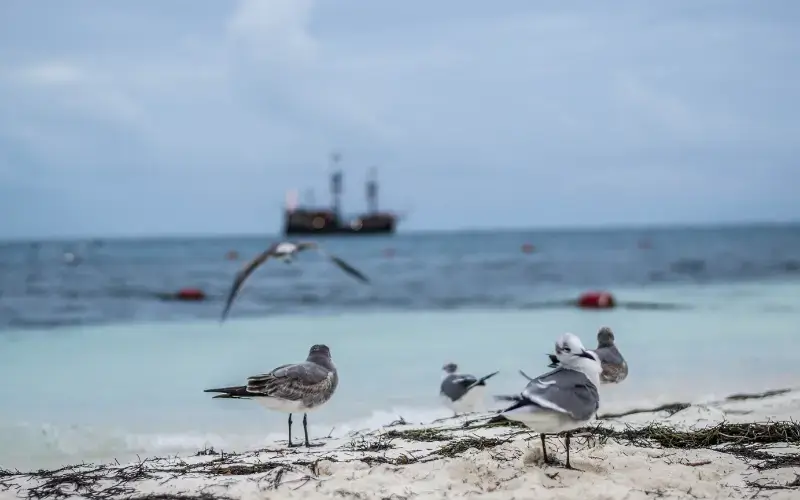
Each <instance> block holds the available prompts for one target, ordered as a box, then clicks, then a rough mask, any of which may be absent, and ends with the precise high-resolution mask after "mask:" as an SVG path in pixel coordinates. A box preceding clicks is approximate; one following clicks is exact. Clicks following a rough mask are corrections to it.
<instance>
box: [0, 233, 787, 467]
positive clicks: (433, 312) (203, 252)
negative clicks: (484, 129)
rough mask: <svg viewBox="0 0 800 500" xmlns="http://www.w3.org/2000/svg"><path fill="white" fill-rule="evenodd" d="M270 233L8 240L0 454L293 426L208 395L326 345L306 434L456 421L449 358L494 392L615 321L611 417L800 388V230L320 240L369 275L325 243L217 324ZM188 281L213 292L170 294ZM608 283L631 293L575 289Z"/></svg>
mask: <svg viewBox="0 0 800 500" xmlns="http://www.w3.org/2000/svg"><path fill="white" fill-rule="evenodd" d="M276 239H277V238H275V237H266V236H265V237H263V238H215V239H199V238H198V239H161V240H159V239H151V240H105V241H85V242H80V241H74V242H39V243H38V244H33V243H32V242H14V243H5V244H2V243H0V277H1V278H0V377H1V378H2V380H3V381H4V383H3V384H0V468H2V467H5V468H20V469H26V468H38V467H53V466H58V465H63V464H68V463H74V462H80V461H107V460H112V459H114V458H116V459H119V460H120V461H124V460H131V459H135V457H136V456H137V455H139V456H143V457H144V456H153V455H161V456H163V455H168V454H175V453H184V454H185V453H194V452H196V451H197V450H198V449H202V448H204V447H214V448H215V449H217V450H219V449H223V450H229V451H234V450H243V449H251V448H255V447H259V446H263V445H265V444H267V443H268V442H270V441H273V440H275V439H286V426H287V424H286V416H285V415H284V414H277V413H270V412H267V411H265V410H264V409H263V408H261V407H260V406H258V405H257V404H255V403H253V402H250V401H233V400H219V399H217V400H213V399H211V397H210V395H209V394H205V393H203V392H202V391H203V389H205V388H209V387H216V386H222V385H229V384H238V383H241V382H243V381H244V379H245V378H246V377H247V376H249V375H253V374H257V373H261V372H264V371H268V370H269V369H271V368H273V367H275V366H277V365H280V364H284V363H289V362H295V361H301V360H303V359H304V358H305V356H306V354H307V351H308V348H309V347H310V346H311V345H312V344H315V343H325V344H327V345H328V346H330V348H331V352H332V355H333V359H334V362H335V363H336V364H337V366H338V368H339V370H340V375H341V382H340V387H339V389H338V391H337V394H336V395H335V396H334V398H333V400H332V401H331V403H330V404H329V405H328V406H326V407H325V408H323V409H321V410H319V411H315V412H312V413H310V414H309V417H308V418H309V428H310V433H311V434H312V439H313V438H314V437H320V436H327V435H328V434H329V433H333V435H334V436H336V435H342V434H344V433H346V432H348V431H350V430H354V429H361V428H368V427H375V426H378V425H380V424H386V423H389V422H391V421H393V420H395V419H397V418H399V417H400V416H402V417H403V418H405V419H406V420H407V421H409V422H414V421H418V422H422V421H430V420H431V419H434V418H438V417H444V416H447V415H448V411H447V410H446V409H444V408H443V407H441V406H440V404H439V401H438V384H439V380H440V374H441V367H442V365H443V364H444V363H445V362H448V361H454V362H457V363H458V364H459V366H460V368H462V369H463V370H464V371H467V372H470V373H474V374H475V375H482V374H485V373H489V372H491V371H494V370H500V374H499V375H498V376H496V377H495V378H493V379H492V380H491V381H490V391H489V392H490V393H496V394H503V393H513V392H517V391H519V390H520V389H521V388H522V387H523V386H524V383H525V380H524V379H522V377H521V376H520V375H519V374H518V373H517V370H519V369H523V370H524V371H525V372H526V373H528V374H530V375H535V374H538V373H541V372H543V371H544V370H546V364H547V358H546V356H545V353H547V352H548V351H550V350H551V349H552V345H553V341H554V340H555V338H556V337H557V336H558V335H559V334H561V333H563V332H565V331H572V332H574V333H576V334H578V335H579V336H580V337H581V338H582V339H583V340H584V343H585V344H587V346H589V347H591V346H594V344H595V338H594V337H595V335H596V332H597V330H598V329H599V328H600V327H601V326H604V325H605V326H610V327H611V328H612V329H613V330H614V331H615V333H616V336H617V341H618V344H619V346H620V349H621V350H622V352H623V354H624V355H625V356H626V358H628V361H629V365H630V376H629V378H628V380H626V381H625V382H624V383H623V384H620V385H619V386H614V387H607V388H606V387H604V388H603V391H602V392H601V395H602V397H603V402H602V405H603V411H610V410H613V409H615V408H618V407H619V408H621V407H625V406H629V405H634V404H635V405H641V404H647V403H660V402H668V401H674V400H686V399H698V398H701V399H702V398H714V397H719V396H724V395H727V394H729V393H732V392H740V391H759V390H766V389H772V388H778V387H792V386H797V385H798V382H800V355H798V354H797V350H796V349H794V345H795V343H796V341H795V339H796V338H798V337H797V335H798V334H800V331H798V330H800V304H798V301H797V297H800V226H797V225H783V226H777V225H776V226H759V227H756V226H751V227H725V228H694V229H678V228H675V229H649V230H644V229H643V230H633V229H630V230H613V231H612V230H592V231H516V232H511V231H506V232H462V233H441V234H435V233H427V234H407V235H406V234H398V235H396V236H393V237H368V238H360V239H354V238H345V237H340V238H324V239H320V240H319V241H320V242H321V243H323V244H324V245H325V247H326V249H328V250H329V251H330V252H331V253H334V254H337V255H339V256H341V257H343V258H344V259H345V260H347V261H349V262H350V263H351V264H353V265H355V266H356V267H358V268H359V269H361V270H362V271H363V272H364V273H365V274H367V275H368V276H369V277H370V278H371V280H372V284H371V285H363V284H361V283H359V282H357V281H355V280H352V279H351V278H350V277H348V276H347V275H345V274H344V273H342V272H341V271H339V270H338V269H336V268H335V267H334V266H332V265H330V264H329V263H327V262H326V261H324V260H322V259H321V258H320V257H319V256H317V255H314V254H313V253H310V254H303V255H301V256H300V257H299V259H298V260H297V261H296V262H294V263H293V264H292V265H286V264H283V263H281V262H275V263H269V262H268V263H267V264H266V265H264V266H263V267H262V268H260V269H259V270H258V271H257V273H256V274H254V275H253V276H252V277H251V279H250V281H248V283H247V284H246V286H245V288H244V289H243V291H242V293H241V296H240V298H239V299H238V300H237V301H236V303H235V304H234V306H233V309H232V311H231V314H230V316H229V320H228V321H226V322H224V323H220V322H219V316H220V313H221V311H222V307H223V304H224V297H225V295H226V293H227V291H228V289H229V287H230V284H231V280H232V278H233V276H234V274H235V273H236V271H237V270H238V269H239V268H240V267H241V266H242V265H244V262H245V261H246V260H247V259H249V258H251V257H252V256H254V255H255V254H257V253H258V252H259V251H261V250H262V249H263V248H265V247H266V246H267V245H269V244H270V243H271V242H273V241H275V240H276ZM526 244H527V245H530V247H528V248H529V249H532V251H530V252H524V251H523V245H526ZM232 250H233V251H236V252H238V254H239V258H238V259H228V258H227V257H226V254H227V253H228V252H229V251H232ZM65 252H70V253H72V254H74V255H75V257H76V259H75V260H74V261H72V262H68V261H65V258H64V254H65ZM181 287H197V288H201V289H203V290H204V291H205V292H206V293H207V296H208V299H207V300H206V301H202V302H178V301H174V300H166V297H167V296H168V294H169V293H171V292H174V291H176V290H178V289H179V288H181ZM597 289H602V290H608V291H610V292H611V293H613V294H614V296H615V297H616V299H617V302H618V304H619V307H617V308H615V309H613V310H604V311H603V310H599V311H598V310H580V309H578V308H576V307H575V306H574V305H573V304H572V303H571V301H573V300H574V299H575V297H577V296H578V294H579V293H581V292H582V291H586V290H597ZM487 405H488V406H489V407H490V408H492V407H493V403H492V401H491V400H487ZM301 418H302V416H301V415H297V416H296V417H295V426H294V435H295V436H300V435H302V426H301V424H300V420H301Z"/></svg>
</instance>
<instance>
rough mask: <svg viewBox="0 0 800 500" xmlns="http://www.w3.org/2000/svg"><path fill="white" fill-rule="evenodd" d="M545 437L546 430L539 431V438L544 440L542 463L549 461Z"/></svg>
mask: <svg viewBox="0 0 800 500" xmlns="http://www.w3.org/2000/svg"><path fill="white" fill-rule="evenodd" d="M544 438H545V434H544V432H540V433H539V439H541V440H542V460H543V462H542V463H545V464H546V463H547V444H546V443H545V440H544Z"/></svg>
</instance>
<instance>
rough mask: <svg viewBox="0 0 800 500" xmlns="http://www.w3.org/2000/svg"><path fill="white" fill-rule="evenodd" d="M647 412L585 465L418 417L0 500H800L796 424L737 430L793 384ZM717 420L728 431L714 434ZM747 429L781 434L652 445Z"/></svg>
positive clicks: (788, 393)
mask: <svg viewBox="0 0 800 500" xmlns="http://www.w3.org/2000/svg"><path fill="white" fill-rule="evenodd" d="M645 410H646V411H642V412H639V413H633V414H630V415H625V416H619V417H612V418H602V417H603V415H602V412H601V415H600V417H599V418H598V421H597V422H596V423H595V424H593V425H596V426H597V427H595V428H593V429H587V430H584V431H582V432H580V433H579V435H577V436H575V437H573V439H572V453H571V461H572V465H573V467H575V468H578V469H580V470H569V469H566V468H564V466H563V465H562V464H561V463H551V464H543V463H542V457H541V449H540V441H539V436H538V435H537V434H535V433H533V432H531V431H528V430H525V429H522V428H519V427H513V426H508V425H499V426H498V425H491V426H489V425H487V424H486V421H487V419H488V418H489V417H491V415H488V414H487V415H470V416H468V417H466V418H465V417H460V418H454V419H447V420H444V421H438V422H433V423H428V424H426V425H421V424H420V425H410V424H407V423H403V424H398V423H397V422H395V423H393V424H391V425H387V426H385V427H383V428H381V429H371V430H364V431H361V432H357V433H352V434H351V435H350V436H348V437H347V438H342V439H323V440H322V441H321V442H323V443H324V446H322V447H319V448H312V449H310V450H309V449H305V448H293V449H287V448H286V447H285V442H284V443H275V445H274V446H272V447H271V449H264V450H258V451H249V452H244V453H239V454H233V453H230V454H229V453H220V452H217V451H213V450H205V451H204V452H201V453H200V454H199V455H198V456H193V457H173V458H164V459H162V458H158V459H155V458H154V459H146V460H143V461H142V462H140V463H136V464H128V465H117V464H112V465H104V466H77V467H72V468H67V469H63V470H60V471H42V472H39V473H27V474H24V473H11V472H8V471H6V472H0V499H2V500H6V499H11V498H20V497H23V498H25V497H28V498H57V497H58V495H59V492H65V493H67V494H72V495H75V497H77V498H145V497H150V498H161V499H169V498H206V499H211V498H237V499H239V498H240V499H256V498H258V499H293V498H302V499H316V498H338V499H372V498H375V499H397V500H400V499H412V498H413V499H439V498H475V499H498V500H512V499H518V500H523V499H537V500H548V499H558V498H565V499H566V498H569V499H575V498H578V499H581V500H591V499H615V500H619V499H638V498H754V497H757V498H762V497H763V498H775V499H783V498H785V499H790V498H793V499H797V498H800V475H798V473H800V442H798V441H800V438H798V434H796V433H800V426H798V425H797V424H793V423H790V422H786V423H784V424H774V423H773V424H769V425H758V426H737V425H736V424H737V423H754V422H760V423H765V424H768V422H769V421H772V422H778V421H784V422H785V421H788V420H790V419H791V417H792V416H795V417H796V416H797V415H800V392H798V391H796V390H784V391H778V392H776V393H773V394H766V395H760V396H758V397H752V395H751V397H744V398H734V399H730V398H726V399H724V400H721V401H712V402H706V403H703V404H692V405H686V404H682V405H677V406H675V407H672V408H669V409H665V410H661V411H655V412H654V411H652V410H647V409H645ZM723 422H724V423H726V424H725V425H729V424H733V425H732V426H729V428H724V429H723V428H720V427H719V425H720V424H721V423H723ZM465 424H467V427H464V425H465ZM654 424H658V425H660V426H666V427H658V426H656V427H653V425H654ZM781 425H783V427H781ZM743 428H746V429H747V432H749V433H751V434H753V433H756V432H762V433H763V432H771V433H772V434H773V435H775V434H776V433H777V432H778V431H780V432H782V433H783V436H784V437H785V439H784V438H781V437H779V438H774V439H771V440H769V439H749V440H747V442H745V441H741V442H739V443H738V444H737V443H731V442H730V441H731V439H732V438H727V439H724V440H727V441H728V443H727V444H724V445H722V446H715V447H702V448H701V447H700V446H701V445H702V443H699V442H698V443H697V444H696V445H695V446H693V447H691V448H688V449H687V448H686V447H685V445H682V446H683V447H680V448H675V447H664V446H661V445H659V444H658V443H656V442H653V441H652V436H655V435H656V434H658V433H659V432H660V433H661V434H658V435H668V436H672V434H673V433H674V431H690V432H693V433H694V434H691V435H689V436H690V437H691V436H695V437H696V436H699V434H698V432H700V431H703V429H705V431H703V432H705V435H707V436H719V435H720V434H719V432H718V431H720V430H724V432H725V433H726V434H727V435H732V434H734V433H736V432H740V431H741V430H742V429H743ZM626 429H627V430H628V432H627V434H626V433H625V432H623V431H625V430H626ZM636 429H645V430H646V431H647V433H648V435H649V436H650V437H651V439H650V440H647V439H644V438H642V437H638V438H637V437H635V434H636V433H633V432H631V431H635V430H636ZM664 429H673V430H674V431H669V432H667V431H665V430H664ZM709 429H712V431H713V432H712V431H709ZM751 429H752V432H751ZM781 429H782V430H781ZM642 432H644V431H642ZM665 432H667V434H665ZM640 433H641V432H640ZM676 436H677V437H680V436H679V435H676ZM645 437H646V436H645ZM677 437H676V438H675V440H674V442H675V443H678V441H677ZM695 437H692V439H694V440H695V441H697V439H696V438H695ZM670 439H672V438H670ZM766 441H775V442H770V443H766ZM781 441H783V442H781ZM786 441H789V442H786ZM563 442H564V441H563V439H562V438H560V437H558V436H550V437H548V454H549V455H550V456H551V457H555V458H556V460H558V461H560V462H563V460H564V458H565V454H564V448H563ZM662 443H663V441H662ZM744 445H746V446H744ZM712 448H713V449H712ZM62 498H63V496H62Z"/></svg>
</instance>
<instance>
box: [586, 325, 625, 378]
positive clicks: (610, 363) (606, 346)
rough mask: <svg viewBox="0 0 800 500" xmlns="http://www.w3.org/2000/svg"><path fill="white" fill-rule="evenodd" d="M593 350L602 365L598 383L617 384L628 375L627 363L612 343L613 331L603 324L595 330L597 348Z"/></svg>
mask: <svg viewBox="0 0 800 500" xmlns="http://www.w3.org/2000/svg"><path fill="white" fill-rule="evenodd" d="M594 352H596V353H597V356H598V357H599V358H600V364H601V365H602V366H603V373H601V374H600V383H602V384H618V383H620V382H622V381H623V380H625V379H626V378H627V377H628V363H627V361H625V358H623V357H622V353H620V352H619V349H617V345H616V344H615V343H614V332H612V331H611V328H608V327H607V326H604V327H603V328H601V329H600V331H599V332H597V349H595V350H594Z"/></svg>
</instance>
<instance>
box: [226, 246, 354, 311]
mask: <svg viewBox="0 0 800 500" xmlns="http://www.w3.org/2000/svg"><path fill="white" fill-rule="evenodd" d="M304 250H316V251H317V252H319V253H320V254H321V255H323V256H324V257H327V258H328V260H330V261H331V262H333V263H334V264H336V265H337V266H338V267H339V269H341V270H343V271H344V272H346V273H347V274H349V275H350V276H353V277H354V278H356V279H357V280H359V281H361V282H363V283H369V279H367V277H366V276H364V275H363V274H362V273H361V272H360V271H359V270H357V269H356V268H354V267H353V266H351V265H350V264H348V263H347V262H345V261H343V260H342V259H340V258H339V257H336V256H335V255H331V254H329V253H327V252H325V251H324V250H322V248H320V246H319V244H317V243H316V242H313V241H301V242H293V241H281V242H280V243H275V244H273V245H272V246H270V247H269V248H267V249H266V250H264V251H263V252H261V253H260V254H259V255H257V256H256V257H255V258H254V259H253V260H251V261H250V262H248V263H247V265H245V267H244V268H243V269H242V270H241V271H239V272H238V273H237V274H236V279H234V281H233V286H232V287H231V291H230V292H229V293H228V299H227V302H226V303H225V309H224V310H223V311H222V320H223V321H224V320H225V318H226V317H227V316H228V311H230V308H231V305H232V304H233V299H235V298H236V294H237V293H239V290H240V289H241V288H242V284H244V281H245V280H246V279H247V278H248V276H250V275H251V274H253V271H255V270H256V269H257V268H258V266H260V265H261V264H263V263H264V262H266V261H267V259H269V258H270V257H272V258H273V259H279V260H282V261H284V262H285V263H287V264H291V263H292V261H293V260H294V259H295V258H297V254H298V253H300V252H302V251H304Z"/></svg>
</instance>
